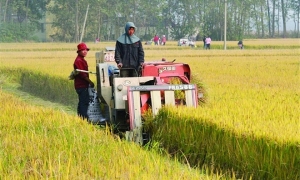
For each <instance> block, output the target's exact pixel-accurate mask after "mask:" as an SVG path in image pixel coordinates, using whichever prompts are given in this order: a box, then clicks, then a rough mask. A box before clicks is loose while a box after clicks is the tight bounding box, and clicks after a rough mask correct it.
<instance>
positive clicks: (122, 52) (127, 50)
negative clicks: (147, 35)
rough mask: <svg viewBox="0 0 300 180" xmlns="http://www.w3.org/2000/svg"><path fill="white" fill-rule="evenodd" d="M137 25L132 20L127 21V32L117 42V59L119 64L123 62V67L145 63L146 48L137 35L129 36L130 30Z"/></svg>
mask: <svg viewBox="0 0 300 180" xmlns="http://www.w3.org/2000/svg"><path fill="white" fill-rule="evenodd" d="M130 27H133V28H134V29H135V30H136V27H135V25H134V24H133V23H132V22H127V23H126V25H125V28H124V30H125V33H124V34H122V35H121V36H120V37H119V38H118V39H117V42H116V48H115V61H116V63H117V64H119V63H122V65H123V66H122V68H135V69H136V70H138V68H139V66H140V65H141V64H142V63H144V56H145V55H144V49H143V46H142V43H141V41H140V39H139V38H138V37H137V36H135V35H134V34H133V35H132V36H129V34H128V30H129V28H130Z"/></svg>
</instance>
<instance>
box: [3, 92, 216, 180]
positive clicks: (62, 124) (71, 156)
mask: <svg viewBox="0 0 300 180" xmlns="http://www.w3.org/2000/svg"><path fill="white" fill-rule="evenodd" d="M0 101H1V102H4V103H1V104H0V108H1V114H0V138H1V144H0V151H1V153H0V178H1V179H94V178H96V179H98V178H100V179H157V178H158V179H169V178H171V179H178V178H179V179H211V178H214V179H221V176H214V177H213V176H208V175H202V174H201V173H199V172H198V171H196V170H194V169H189V168H188V167H184V166H183V165H181V164H179V163H176V162H173V161H170V160H168V159H167V158H166V157H161V156H159V155H158V154H157V153H156V152H155V151H153V152H151V153H150V152H149V151H145V150H143V149H141V148H139V147H138V146H137V145H135V144H132V143H126V142H123V141H120V140H118V139H114V138H113V137H112V136H110V135H109V133H106V132H108V131H105V130H104V131H103V130H99V129H98V128H97V127H96V126H92V125H89V124H88V123H86V122H85V121H82V120H81V119H79V118H78V117H75V116H70V115H67V114H64V113H61V112H59V111H54V110H51V109H50V108H43V107H37V106H32V105H29V104H26V103H24V102H21V101H20V100H19V99H17V98H15V97H13V96H12V95H9V94H7V93H4V92H3V91H2V90H0Z"/></svg>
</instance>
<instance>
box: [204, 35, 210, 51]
mask: <svg viewBox="0 0 300 180" xmlns="http://www.w3.org/2000/svg"><path fill="white" fill-rule="evenodd" d="M210 43H211V38H210V36H207V38H206V39H205V47H206V49H210Z"/></svg>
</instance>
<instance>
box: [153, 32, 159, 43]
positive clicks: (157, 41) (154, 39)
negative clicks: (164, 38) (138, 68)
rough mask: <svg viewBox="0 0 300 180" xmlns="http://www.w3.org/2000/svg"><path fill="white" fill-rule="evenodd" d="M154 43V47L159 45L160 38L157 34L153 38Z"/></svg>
mask: <svg viewBox="0 0 300 180" xmlns="http://www.w3.org/2000/svg"><path fill="white" fill-rule="evenodd" d="M153 41H154V45H158V43H159V37H158V35H157V34H155V36H154V38H153Z"/></svg>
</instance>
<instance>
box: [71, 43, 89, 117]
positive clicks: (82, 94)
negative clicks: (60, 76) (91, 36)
mask: <svg viewBox="0 0 300 180" xmlns="http://www.w3.org/2000/svg"><path fill="white" fill-rule="evenodd" d="M89 50H90V49H89V48H88V47H87V46H86V44H85V43H80V44H78V45H77V54H78V55H77V57H76V59H75V61H74V64H73V67H74V70H76V69H80V70H85V71H88V70H89V69H88V63H87V61H86V60H85V59H84V58H85V57H86V56H87V54H88V51H89ZM89 86H91V87H94V83H93V82H92V81H91V80H90V78H89V73H85V72H79V73H78V74H77V75H76V76H75V78H74V87H75V90H76V93H77V94H78V99H79V101H78V106H77V114H78V116H79V117H81V118H82V119H87V120H88V115H87V110H88V106H89V91H88V88H89Z"/></svg>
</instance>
